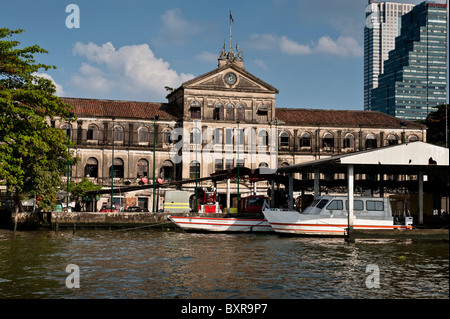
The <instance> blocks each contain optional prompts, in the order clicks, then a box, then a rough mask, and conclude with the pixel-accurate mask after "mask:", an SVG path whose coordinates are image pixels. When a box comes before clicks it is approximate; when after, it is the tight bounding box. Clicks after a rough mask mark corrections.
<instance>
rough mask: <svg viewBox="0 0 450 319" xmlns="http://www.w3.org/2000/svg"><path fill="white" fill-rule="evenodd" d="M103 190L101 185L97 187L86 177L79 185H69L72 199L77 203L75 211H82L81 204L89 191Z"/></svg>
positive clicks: (71, 183)
mask: <svg viewBox="0 0 450 319" xmlns="http://www.w3.org/2000/svg"><path fill="white" fill-rule="evenodd" d="M100 189H102V186H101V185H95V184H94V183H92V182H91V181H90V180H88V179H87V178H86V177H85V178H83V179H82V180H81V182H79V183H74V182H73V181H71V182H70V183H69V190H70V195H71V196H70V197H71V198H72V199H73V200H74V201H75V202H76V204H75V210H76V211H80V207H81V202H82V201H83V198H84V197H85V196H86V194H87V192H89V191H96V190H100Z"/></svg>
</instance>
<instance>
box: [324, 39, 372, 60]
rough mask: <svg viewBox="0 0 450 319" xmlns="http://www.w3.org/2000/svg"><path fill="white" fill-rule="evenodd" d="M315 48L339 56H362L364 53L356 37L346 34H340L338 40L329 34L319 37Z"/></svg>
mask: <svg viewBox="0 0 450 319" xmlns="http://www.w3.org/2000/svg"><path fill="white" fill-rule="evenodd" d="M315 50H316V51H317V52H321V53H328V54H334V55H339V56H362V55H363V53H364V50H363V48H362V47H361V46H360V45H359V44H358V42H357V41H356V40H355V38H352V37H345V36H340V37H339V38H338V39H337V40H336V41H334V40H332V39H331V38H330V37H329V36H323V37H321V38H320V39H319V42H318V43H317V46H316V48H315Z"/></svg>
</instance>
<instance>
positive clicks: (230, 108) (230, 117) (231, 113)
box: [225, 103, 234, 121]
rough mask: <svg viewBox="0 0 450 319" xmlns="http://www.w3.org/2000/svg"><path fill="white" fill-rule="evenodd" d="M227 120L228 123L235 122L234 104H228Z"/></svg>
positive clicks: (226, 110)
mask: <svg viewBox="0 0 450 319" xmlns="http://www.w3.org/2000/svg"><path fill="white" fill-rule="evenodd" d="M225 112H226V113H225V119H226V120H228V121H234V104H233V103H228V104H227V105H226V107H225Z"/></svg>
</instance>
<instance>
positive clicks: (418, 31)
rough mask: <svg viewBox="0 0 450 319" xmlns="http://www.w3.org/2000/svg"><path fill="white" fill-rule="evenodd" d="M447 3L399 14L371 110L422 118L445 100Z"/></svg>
mask: <svg viewBox="0 0 450 319" xmlns="http://www.w3.org/2000/svg"><path fill="white" fill-rule="evenodd" d="M447 54H448V52H447V5H446V4H439V3H434V2H423V3H421V4H419V5H417V6H415V7H414V8H413V9H412V10H411V11H410V12H409V13H407V14H405V15H404V16H403V17H402V28H401V32H400V35H399V36H398V37H397V38H396V40H395V49H394V50H392V51H390V53H389V59H388V60H387V61H385V64H384V72H383V74H381V75H380V76H379V81H378V82H379V83H378V87H377V88H376V89H373V90H372V97H371V99H372V106H371V109H372V110H375V111H379V112H383V113H387V114H389V115H392V116H396V117H399V118H403V119H409V120H423V119H425V118H426V117H427V115H428V114H429V113H430V112H432V111H433V107H434V106H436V105H439V104H445V103H446V100H447Z"/></svg>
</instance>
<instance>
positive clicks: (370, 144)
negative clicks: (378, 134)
mask: <svg viewBox="0 0 450 319" xmlns="http://www.w3.org/2000/svg"><path fill="white" fill-rule="evenodd" d="M370 148H377V139H376V138H375V135H373V134H371V133H370V134H367V136H366V149H370Z"/></svg>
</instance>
